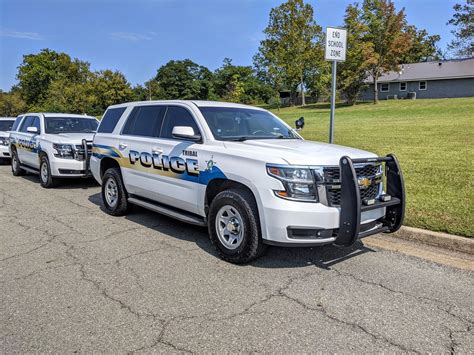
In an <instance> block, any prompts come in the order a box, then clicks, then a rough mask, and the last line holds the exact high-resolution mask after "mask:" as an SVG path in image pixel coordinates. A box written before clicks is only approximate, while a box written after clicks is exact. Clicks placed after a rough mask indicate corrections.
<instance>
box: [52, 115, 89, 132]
mask: <svg viewBox="0 0 474 355" xmlns="http://www.w3.org/2000/svg"><path fill="white" fill-rule="evenodd" d="M44 124H45V130H44V131H45V132H46V133H49V134H59V133H94V132H95V131H96V130H97V125H98V123H97V121H96V120H95V119H93V118H82V117H46V118H45V119H44Z"/></svg>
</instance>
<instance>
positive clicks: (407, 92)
mask: <svg viewBox="0 0 474 355" xmlns="http://www.w3.org/2000/svg"><path fill="white" fill-rule="evenodd" d="M371 82H372V78H369V79H368V80H367V84H368V87H367V88H366V89H365V90H363V91H362V93H361V97H360V99H361V100H367V101H368V100H373V98H374V91H373V90H374V85H373V84H371ZM377 86H378V92H379V99H380V100H386V99H406V98H417V99H439V98H448V97H474V57H473V58H467V59H455V60H443V61H434V62H423V63H414V64H403V65H402V66H401V70H400V72H389V73H386V74H384V75H382V76H381V77H380V79H379V81H378V84H377Z"/></svg>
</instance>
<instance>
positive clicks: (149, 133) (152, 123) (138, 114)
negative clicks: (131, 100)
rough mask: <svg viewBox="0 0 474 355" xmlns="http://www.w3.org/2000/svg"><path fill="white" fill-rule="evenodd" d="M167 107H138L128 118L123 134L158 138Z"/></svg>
mask: <svg viewBox="0 0 474 355" xmlns="http://www.w3.org/2000/svg"><path fill="white" fill-rule="evenodd" d="M165 110H166V106H148V105H147V106H138V107H135V108H134V109H133V111H132V112H131V113H130V115H129V116H128V119H127V122H126V123H125V126H124V127H123V130H122V134H125V135H131V136H141V137H158V135H159V132H160V128H161V124H162V122H163V115H164V113H165Z"/></svg>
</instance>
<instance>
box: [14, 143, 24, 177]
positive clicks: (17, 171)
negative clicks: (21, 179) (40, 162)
mask: <svg viewBox="0 0 474 355" xmlns="http://www.w3.org/2000/svg"><path fill="white" fill-rule="evenodd" d="M12 174H13V176H22V175H25V170H23V169H22V168H20V159H19V158H18V153H17V152H16V149H15V148H13V149H12Z"/></svg>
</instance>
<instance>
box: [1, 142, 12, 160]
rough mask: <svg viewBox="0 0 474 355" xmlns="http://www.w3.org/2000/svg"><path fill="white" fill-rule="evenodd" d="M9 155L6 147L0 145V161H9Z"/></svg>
mask: <svg viewBox="0 0 474 355" xmlns="http://www.w3.org/2000/svg"><path fill="white" fill-rule="evenodd" d="M10 158H11V155H10V152H9V150H8V146H7V145H0V159H10Z"/></svg>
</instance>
